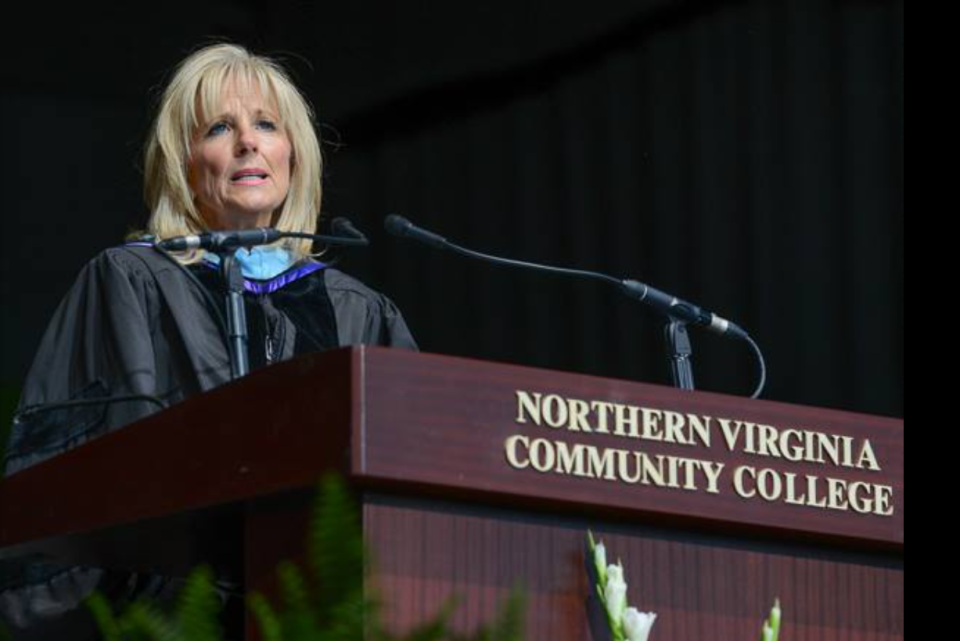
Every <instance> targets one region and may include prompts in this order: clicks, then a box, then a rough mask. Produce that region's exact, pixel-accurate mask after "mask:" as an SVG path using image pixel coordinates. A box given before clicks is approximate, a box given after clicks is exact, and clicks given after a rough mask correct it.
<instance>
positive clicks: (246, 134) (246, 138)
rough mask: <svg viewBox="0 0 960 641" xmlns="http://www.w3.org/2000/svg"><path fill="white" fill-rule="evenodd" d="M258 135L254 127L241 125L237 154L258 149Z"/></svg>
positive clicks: (238, 131) (238, 129)
mask: <svg viewBox="0 0 960 641" xmlns="http://www.w3.org/2000/svg"><path fill="white" fill-rule="evenodd" d="M257 145H258V143H257V136H256V132H255V131H254V129H253V127H246V126H241V127H239V128H237V155H238V156H242V155H244V154H245V153H249V152H255V151H257Z"/></svg>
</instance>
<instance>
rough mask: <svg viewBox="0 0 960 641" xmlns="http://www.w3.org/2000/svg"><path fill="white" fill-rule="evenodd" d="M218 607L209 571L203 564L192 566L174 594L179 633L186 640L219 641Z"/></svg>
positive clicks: (218, 602)
mask: <svg viewBox="0 0 960 641" xmlns="http://www.w3.org/2000/svg"><path fill="white" fill-rule="evenodd" d="M220 608H221V603H220V598H219V597H218V596H217V591H216V588H215V587H214V579H213V572H212V571H211V570H210V568H208V567H206V566H200V567H198V568H196V569H195V570H193V572H191V573H190V576H188V577H187V581H186V584H185V585H184V588H183V590H182V591H181V592H180V595H179V596H178V598H177V609H176V620H177V623H178V624H179V629H180V631H181V633H182V635H183V637H184V638H185V639H187V640H188V641H220V640H221V639H222V637H223V633H222V632H221V630H220V623H219V621H218V620H217V616H218V614H219V612H220Z"/></svg>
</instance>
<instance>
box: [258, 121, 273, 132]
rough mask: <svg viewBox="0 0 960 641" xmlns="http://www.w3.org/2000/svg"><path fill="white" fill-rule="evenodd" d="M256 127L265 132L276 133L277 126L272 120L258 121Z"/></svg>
mask: <svg viewBox="0 0 960 641" xmlns="http://www.w3.org/2000/svg"><path fill="white" fill-rule="evenodd" d="M257 126H258V127H260V128H261V129H263V130H265V131H276V130H277V125H276V123H275V122H273V121H272V120H259V121H257Z"/></svg>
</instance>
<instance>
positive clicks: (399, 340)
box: [326, 269, 418, 350]
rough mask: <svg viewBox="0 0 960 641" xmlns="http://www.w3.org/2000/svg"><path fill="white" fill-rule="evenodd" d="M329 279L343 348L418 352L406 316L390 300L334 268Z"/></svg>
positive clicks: (328, 273) (328, 272)
mask: <svg viewBox="0 0 960 641" xmlns="http://www.w3.org/2000/svg"><path fill="white" fill-rule="evenodd" d="M326 278H327V291H328V293H329V295H330V301H331V302H332V304H333V309H334V312H335V315H336V319H337V335H338V338H339V340H340V345H342V346H346V345H381V346H384V347H398V348H402V349H410V350H417V349H418V348H417V343H416V341H415V340H414V338H413V335H412V334H411V332H410V329H409V328H408V327H407V323H406V321H405V320H404V318H403V315H402V314H401V313H400V310H399V309H398V308H397V306H396V305H395V304H394V303H393V301H391V300H390V299H389V298H388V297H386V296H384V295H383V294H380V293H378V292H375V291H373V290H372V289H370V288H369V287H367V286H366V285H364V284H363V283H361V282H360V281H358V280H356V279H355V278H352V277H350V276H347V275H346V274H344V273H342V272H339V271H337V270H335V269H329V270H327V275H326Z"/></svg>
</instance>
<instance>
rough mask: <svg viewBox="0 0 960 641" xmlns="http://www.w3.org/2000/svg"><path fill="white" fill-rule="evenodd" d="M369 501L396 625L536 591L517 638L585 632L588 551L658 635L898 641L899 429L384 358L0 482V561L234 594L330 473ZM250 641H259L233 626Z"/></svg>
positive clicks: (109, 440)
mask: <svg viewBox="0 0 960 641" xmlns="http://www.w3.org/2000/svg"><path fill="white" fill-rule="evenodd" d="M330 469H334V470H340V471H342V472H343V473H345V474H346V475H347V477H348V478H349V479H350V481H351V483H352V484H353V486H354V487H355V488H356V490H357V492H358V495H359V496H360V498H361V501H362V514H363V525H364V531H365V536H366V538H367V541H368V544H369V547H370V549H371V550H372V552H373V555H374V559H375V565H376V569H375V573H374V581H375V582H376V584H377V586H378V588H379V589H380V590H381V593H382V594H383V596H384V600H385V602H386V604H387V608H386V611H385V614H386V618H387V621H388V622H389V623H390V625H391V626H393V627H396V629H398V630H403V629H407V628H408V627H409V626H411V625H413V624H415V623H417V622H419V621H422V620H423V619H425V618H427V617H428V616H431V615H432V614H434V613H436V611H437V610H438V609H439V607H440V606H441V604H442V603H443V602H444V601H445V600H446V599H447V597H449V596H451V595H454V594H456V595H459V597H460V603H461V607H460V609H459V610H458V613H457V615H456V618H455V622H456V624H457V625H458V626H462V627H463V628H464V629H467V628H473V627H474V626H475V625H476V624H478V623H480V622H483V621H487V620H489V619H490V618H492V617H493V616H494V614H495V612H496V610H497V607H498V606H499V605H500V604H501V603H502V602H503V600H504V599H505V598H506V596H507V595H508V594H509V592H510V590H511V588H512V587H514V586H515V585H517V584H519V585H522V586H523V587H524V588H525V590H526V592H527V595H528V599H529V609H528V614H527V615H528V635H527V639H529V640H530V641H544V640H547V639H549V640H551V641H590V640H592V639H593V640H595V641H600V639H601V637H599V636H596V635H595V633H594V632H593V631H591V623H590V620H589V619H590V617H589V616H588V610H589V608H588V607H587V599H588V597H589V596H590V585H589V582H588V579H587V574H586V571H585V558H584V553H585V547H584V539H585V537H586V533H587V531H588V530H592V531H593V532H594V533H595V534H596V536H598V537H600V538H602V539H603V540H604V541H605V542H606V544H607V547H608V549H609V550H610V552H611V555H612V556H613V558H614V559H616V558H621V559H622V560H623V563H624V566H625V568H626V571H627V582H628V584H629V586H630V591H629V595H628V596H629V599H630V602H631V604H633V605H636V606H637V607H639V608H640V609H642V610H644V611H654V612H657V613H658V614H659V619H658V621H657V624H656V626H655V628H654V633H653V636H652V639H653V641H657V640H667V641H700V640H704V641H740V640H744V641H747V640H753V639H756V638H757V637H758V635H759V629H760V624H761V623H762V620H763V618H764V617H765V616H766V614H767V613H768V612H769V608H770V606H771V605H772V603H773V601H774V599H775V598H777V597H779V598H780V599H781V601H782V602H783V604H784V612H785V630H784V633H783V635H782V637H781V638H782V639H783V640H784V641H794V640H806V641H814V640H816V641H826V640H838V641H840V640H842V641H855V640H867V639H869V640H871V641H877V640H886V639H902V638H903V636H904V573H903V569H904V567H903V552H904V531H903V529H904V487H903V473H904V432H903V421H901V420H892V419H885V418H877V417H871V416H864V415H857V414H850V413H843V412H835V411H827V410H820V409H813V408H807V407H798V406H790V405H784V404H779V403H772V402H765V401H750V400H745V399H741V398H733V397H726V396H720V395H715V394H707V393H699V392H683V391H679V390H674V389H670V388H662V387H656V386H650V385H643V384H638V383H633V382H626V381H619V380H607V379H602V378H594V377H588V376H580V375H574V374H567V373H559V372H551V371H544V370H537V369H531V368H525V367H517V366H512V365H502V364H495V363H487V362H479V361H472V360H467V359H461V358H451V357H444V356H435V355H427V354H415V353H409V352H403V351H397V350H387V349H380V348H350V349H344V350H338V351H335V352H330V353H326V354H320V355H315V356H312V357H308V358H303V359H299V360H296V361H292V362H287V363H284V364H281V365H278V366H274V367H271V368H268V369H265V370H261V371H258V372H256V373H254V374H253V375H251V376H249V377H247V378H245V379H243V380H241V381H238V382H236V383H233V384H230V385H227V386H224V387H222V388H219V389H217V390H214V391H212V392H210V393H207V394H204V395H202V396H199V397H195V398H192V399H190V400H188V401H187V402H184V403H182V404H180V405H177V406H175V407H173V408H171V409H169V410H167V411H165V412H163V413H160V414H157V415H154V416H152V417H150V418H148V419H146V420H143V421H141V422H139V423H137V424H135V425H131V426H128V427H126V428H124V429H122V430H119V431H117V432H115V433H113V434H110V435H108V436H105V437H103V438H100V439H97V440H95V441H92V442H90V443H88V444H86V445H83V446H81V447H79V448H77V449H75V450H73V451H70V452H67V453H66V454H63V455H61V456H58V457H56V458H55V459H52V460H50V461H48V462H46V463H43V464H41V465H38V466H36V467H33V468H30V469H28V470H25V471H23V472H20V473H18V474H15V475H13V476H11V477H10V478H8V479H7V480H6V481H5V482H3V483H2V484H0V558H15V557H22V556H26V555H32V556H37V555H39V556H42V557H44V558H47V559H49V560H55V561H67V562H72V563H90V564H98V565H101V566H104V567H113V568H128V569H132V570H147V571H154V572H159V573H167V574H170V575H179V574H183V573H185V572H186V571H187V570H189V568H190V567H192V566H193V565H195V564H198V563H208V564H210V565H212V566H214V568H215V569H216V570H217V571H218V572H220V573H221V574H222V575H224V576H229V577H233V578H237V579H243V580H244V581H245V583H246V585H247V587H248V588H251V587H253V588H261V589H267V590H270V589H271V582H272V580H273V568H274V567H275V565H276V563H277V562H278V561H280V560H281V559H284V558H291V557H297V556H298V555H299V554H300V553H301V552H302V541H303V537H304V534H305V532H306V518H307V516H308V513H309V506H310V502H311V499H312V496H313V493H314V489H315V488H316V483H317V480H318V478H319V477H320V476H321V473H322V472H323V471H324V470H330ZM249 638H254V637H253V635H252V634H251V635H250V636H249Z"/></svg>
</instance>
